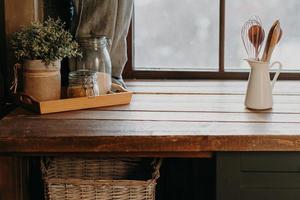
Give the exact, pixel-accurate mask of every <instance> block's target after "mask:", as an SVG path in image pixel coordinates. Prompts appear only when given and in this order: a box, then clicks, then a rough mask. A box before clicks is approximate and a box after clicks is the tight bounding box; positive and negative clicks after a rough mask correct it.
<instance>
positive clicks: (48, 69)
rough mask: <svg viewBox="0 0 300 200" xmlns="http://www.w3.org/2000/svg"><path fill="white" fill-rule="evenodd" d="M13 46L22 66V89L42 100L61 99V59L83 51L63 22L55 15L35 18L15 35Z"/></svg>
mask: <svg viewBox="0 0 300 200" xmlns="http://www.w3.org/2000/svg"><path fill="white" fill-rule="evenodd" d="M10 46H11V48H12V50H13V53H14V55H15V56H16V58H17V60H18V62H20V63H21V66H22V69H23V85H24V87H23V88H24V91H23V92H24V93H25V94H27V95H30V96H32V97H34V98H35V99H37V100H39V101H45V100H55V99H59V98H60V93H61V75H60V67H61V65H60V62H61V59H63V58H65V57H75V56H78V55H80V52H79V51H78V44H77V43H76V42H75V41H74V40H73V37H72V35H71V34H70V33H69V32H68V31H66V30H65V29H64V23H63V22H62V21H61V20H60V19H57V20H54V19H52V18H48V19H47V20H46V21H44V22H43V23H40V22H33V23H31V25H29V26H27V27H23V28H21V29H20V30H19V31H17V32H15V33H14V34H13V35H12V38H11V40H10Z"/></svg>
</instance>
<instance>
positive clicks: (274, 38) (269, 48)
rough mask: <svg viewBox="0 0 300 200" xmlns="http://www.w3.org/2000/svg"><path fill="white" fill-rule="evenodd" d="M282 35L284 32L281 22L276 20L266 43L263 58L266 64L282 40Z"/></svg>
mask: <svg viewBox="0 0 300 200" xmlns="http://www.w3.org/2000/svg"><path fill="white" fill-rule="evenodd" d="M280 35H282V30H281V28H280V22H279V20H276V21H275V22H274V23H273V25H272V27H271V28H270V31H269V34H268V38H267V42H266V45H265V49H264V53H263V56H262V61H264V62H269V61H270V59H271V56H272V53H273V50H274V48H275V46H276V44H277V43H278V41H279V40H280V38H281V36H280Z"/></svg>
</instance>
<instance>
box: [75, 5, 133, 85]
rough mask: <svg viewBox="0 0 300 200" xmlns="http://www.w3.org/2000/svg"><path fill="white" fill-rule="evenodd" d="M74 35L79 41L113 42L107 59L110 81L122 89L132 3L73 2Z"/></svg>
mask: <svg viewBox="0 0 300 200" xmlns="http://www.w3.org/2000/svg"><path fill="white" fill-rule="evenodd" d="M73 1H74V2H73V3H74V6H75V19H76V20H74V24H73V31H75V32H77V36H78V37H88V36H91V35H105V36H107V37H108V38H110V39H111V40H112V46H111V49H110V56H111V60H112V78H113V81H115V82H117V83H119V84H122V85H124V82H123V80H122V72H123V68H124V66H125V64H126V62H127V43H126V37H127V34H128V29H129V26H130V21H131V16H132V10H133V0H73Z"/></svg>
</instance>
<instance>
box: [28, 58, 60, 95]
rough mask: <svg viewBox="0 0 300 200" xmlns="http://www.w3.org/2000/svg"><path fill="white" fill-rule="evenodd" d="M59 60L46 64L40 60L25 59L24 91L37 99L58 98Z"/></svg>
mask: <svg viewBox="0 0 300 200" xmlns="http://www.w3.org/2000/svg"><path fill="white" fill-rule="evenodd" d="M60 66H61V65H60V60H57V61H55V62H51V63H50V64H49V65H46V64H45V63H44V62H42V60H25V61H24V63H23V84H24V93H25V94H27V95H30V96H32V97H34V98H35V99H36V100H38V101H48V100H56V99H60V95H61V75H60Z"/></svg>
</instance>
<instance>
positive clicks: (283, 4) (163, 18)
mask: <svg viewBox="0 0 300 200" xmlns="http://www.w3.org/2000/svg"><path fill="white" fill-rule="evenodd" d="M299 9H300V1H298V0H286V1H282V0H243V1H238V0H227V1H226V2H225V0H183V1H172V0H163V1H161V0H143V1H135V11H134V19H133V26H132V33H133V34H132V35H133V36H132V38H131V39H132V40H131V41H132V52H131V55H130V56H131V57H132V59H130V61H131V62H129V65H128V66H127V69H126V73H125V74H126V75H127V77H136V78H238V79H246V78H247V76H248V74H247V73H245V72H248V71H249V68H248V66H247V64H246V62H244V61H243V58H246V52H245V50H244V47H243V44H242V40H241V37H240V31H241V27H242V25H243V23H244V22H245V21H246V20H247V19H248V18H249V17H251V16H252V15H259V16H260V17H261V19H262V21H263V25H264V28H265V32H266V34H267V33H268V31H269V28H270V26H271V24H272V22H273V21H274V20H276V19H280V21H281V25H282V28H283V38H282V40H281V42H280V43H279V46H278V47H277V48H276V50H275V52H274V54H273V60H279V61H281V62H282V63H283V64H284V71H285V73H282V74H281V76H280V77H281V78H289V79H298V78H300V73H297V72H300V71H299V69H300V66H299V61H298V59H297V54H298V52H300V34H299V33H298V32H297V30H299V29H300V23H298V19H299V17H300V16H298V15H300V13H298V10H299ZM131 41H130V42H131ZM126 75H125V77H126Z"/></svg>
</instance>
